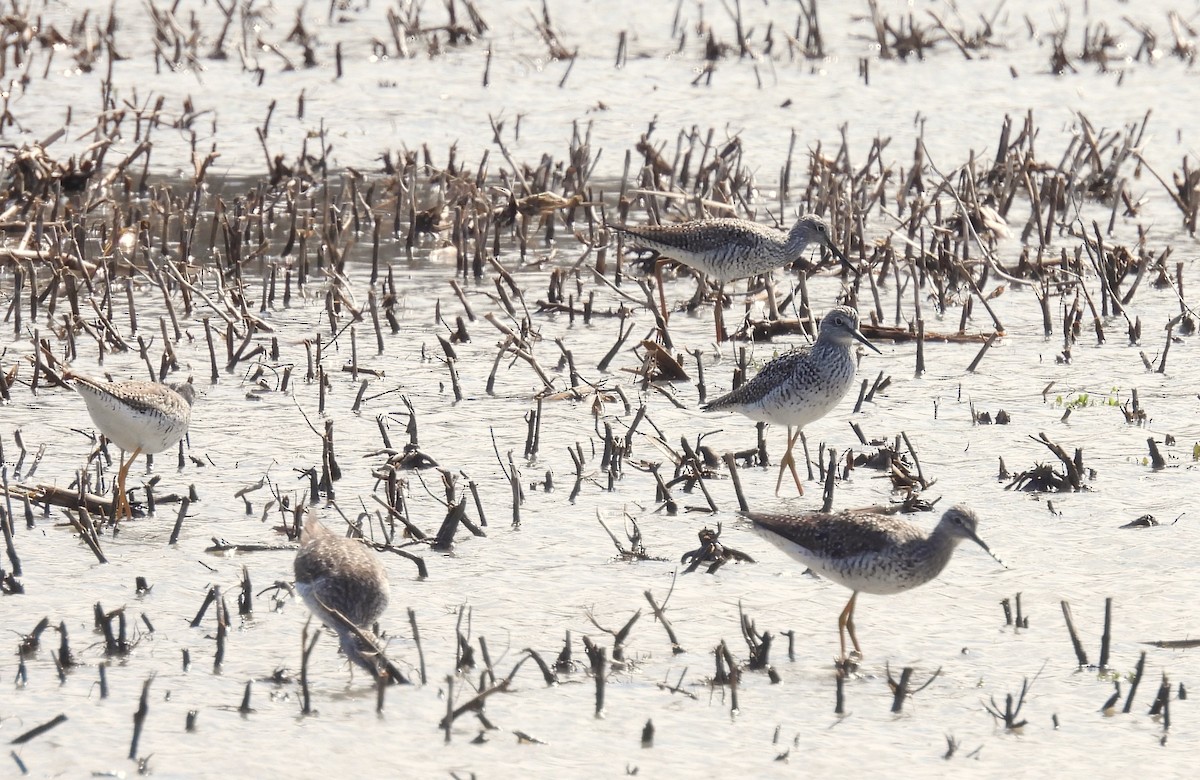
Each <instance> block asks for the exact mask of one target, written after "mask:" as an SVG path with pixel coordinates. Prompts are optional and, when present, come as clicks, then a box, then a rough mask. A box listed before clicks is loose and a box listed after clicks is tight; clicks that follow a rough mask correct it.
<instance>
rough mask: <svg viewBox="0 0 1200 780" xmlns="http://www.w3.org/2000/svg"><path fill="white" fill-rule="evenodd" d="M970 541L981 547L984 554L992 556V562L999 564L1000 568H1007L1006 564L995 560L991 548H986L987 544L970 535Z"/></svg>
mask: <svg viewBox="0 0 1200 780" xmlns="http://www.w3.org/2000/svg"><path fill="white" fill-rule="evenodd" d="M970 539H971V541H973V542H975V544H977V545H979V546H980V547H982V548H983V551H984V552H986V553H987V554H988V555H990V556H992V560H993V561H995V562H996V563H998V564H1000V565H1001V566H1003V567H1004V568H1006V569H1007V568H1008V564H1006V563H1005V562H1004V561H1002V560H1000V559H999V558H997V557H996V553H994V552H992V548H990V547H988V546H987V544H986V543H985V542H984V541H983V540H982V539H980V538H979V537H978V536H976V535H975V534H971V536H970Z"/></svg>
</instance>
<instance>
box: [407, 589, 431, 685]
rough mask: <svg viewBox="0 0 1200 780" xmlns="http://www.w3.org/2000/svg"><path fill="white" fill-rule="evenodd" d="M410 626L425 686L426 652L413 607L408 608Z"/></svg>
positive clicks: (426, 680)
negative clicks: (422, 644) (422, 645)
mask: <svg viewBox="0 0 1200 780" xmlns="http://www.w3.org/2000/svg"><path fill="white" fill-rule="evenodd" d="M408 624H409V625H410V626H412V632H413V642H414V643H415V644H416V646H417V660H418V662H419V663H418V668H420V670H421V684H422V685H425V684H426V683H427V682H428V678H427V677H426V675H425V650H424V649H423V648H422V647H421V632H420V630H419V629H418V628H417V613H416V612H415V611H414V610H413V608H412V607H409V608H408Z"/></svg>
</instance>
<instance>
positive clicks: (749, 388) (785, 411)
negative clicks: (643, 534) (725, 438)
mask: <svg viewBox="0 0 1200 780" xmlns="http://www.w3.org/2000/svg"><path fill="white" fill-rule="evenodd" d="M855 341H859V342H861V343H863V344H865V345H866V346H867V347H869V348H871V349H873V350H875V351H876V352H879V348H878V347H876V346H875V345H874V344H872V343H871V342H870V341H867V337H866V336H864V335H863V334H862V332H861V331H860V330H859V329H858V312H856V311H855V310H854V309H852V308H850V307H849V306H836V307H834V308H833V309H830V310H829V313H828V314H826V315H825V317H824V318H823V319H822V320H821V325H820V328H819V330H818V332H817V340H816V341H814V342H813V343H812V344H806V345H803V346H800V347H797V348H796V349H793V350H792V351H790V352H787V353H784V354H783V355H780V356H779V357H777V358H775V359H774V360H772V361H771V362H770V363H767V364H766V365H765V366H763V368H762V370H761V371H759V372H758V373H757V374H756V375H755V376H754V378H753V379H751V380H750V381H749V382H746V383H745V384H743V385H742V386H741V387H739V388H738V389H737V390H734V391H732V392H730V393H726V394H725V395H723V396H721V397H720V398H718V399H716V400H715V401H712V402H710V403H708V404H706V405H705V407H704V411H706V412H715V411H722V410H728V411H732V412H739V413H741V414H744V415H746V416H747V417H749V418H750V419H751V420H756V421H758V422H767V423H772V424H775V425H785V426H787V440H788V441H787V452H785V453H784V456H783V460H781V461H780V462H779V479H778V480H776V482H775V492H776V493H779V486H780V485H781V484H783V470H784V469H785V468H788V467H790V468H791V470H792V478H793V479H794V480H795V481H796V488H797V489H798V490H799V491H800V495H804V486H803V485H802V484H801V483H800V475H799V474H797V473H796V459H795V457H794V456H793V455H792V448H793V447H795V445H796V440H797V439H798V438H799V437H800V431H802V430H803V429H804V426H805V425H808V424H809V423H811V422H813V421H814V420H819V419H820V418H822V417H824V416H825V415H827V414H829V412H830V411H832V410H833V408H834V407H835V406H837V405H838V402H839V401H841V400H842V397H843V396H845V395H846V393H847V392H848V391H849V390H850V387H851V386H852V385H853V384H854V371H855V368H856V361H855V359H854V354H853V353H852V352H851V347H852V346H853V345H854V342H855Z"/></svg>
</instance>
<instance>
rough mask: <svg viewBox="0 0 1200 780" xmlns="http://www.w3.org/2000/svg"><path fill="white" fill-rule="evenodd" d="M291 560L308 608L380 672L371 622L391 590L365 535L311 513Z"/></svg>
mask: <svg viewBox="0 0 1200 780" xmlns="http://www.w3.org/2000/svg"><path fill="white" fill-rule="evenodd" d="M293 565H294V568H295V573H296V590H297V591H299V592H300V596H301V597H302V598H303V599H304V603H305V604H307V605H308V608H309V610H311V611H312V613H313V614H314V615H316V617H317V619H318V620H320V621H321V622H322V623H324V624H325V625H326V626H328V627H329V628H331V629H333V630H334V631H335V632H337V635H338V640H339V642H340V644H341V648H342V652H343V653H345V654H346V657H347V658H349V659H350V660H351V661H353V662H354V663H356V664H358V665H359V666H361V667H363V668H364V669H366V670H367V671H369V672H370V673H371V674H372V675H374V676H376V677H378V676H379V668H380V665H379V664H378V663H377V662H376V661H377V652H376V649H375V648H373V647H371V646H370V645H371V644H373V643H374V642H375V639H376V637H375V634H374V632H373V629H372V625H374V623H375V622H376V621H378V620H379V618H380V616H382V615H383V611H384V610H385V609H387V605H388V590H389V587H388V577H387V571H386V570H385V569H384V568H383V563H382V562H380V560H379V557H378V556H377V555H376V554H375V553H374V552H372V551H371V549H370V548H368V547H367V546H366V545H365V544H363V543H362V541H360V540H358V539H348V538H346V537H343V536H338V535H336V534H334V533H333V532H332V531H330V530H329V529H328V528H327V527H325V525H324V524H322V523H321V521H319V520H317V518H316V517H315V516H314V515H313V514H312V513H309V515H308V517H307V518H306V519H305V521H304V528H303V529H302V530H301V533H300V549H299V550H298V551H297V552H296V560H295V562H294V564H293ZM333 613H336V614H333ZM354 629H357V631H355V630H354ZM360 634H361V636H360Z"/></svg>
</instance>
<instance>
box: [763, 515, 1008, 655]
mask: <svg viewBox="0 0 1200 780" xmlns="http://www.w3.org/2000/svg"><path fill="white" fill-rule="evenodd" d="M746 517H748V518H749V519H750V520H751V521H752V522H753V523H754V529H755V530H756V531H759V532H761V533H762V534H763V536H765V537H766V538H767V539H768V540H769V541H771V542H773V543H774V544H775V545H776V546H778V547H779V548H781V549H782V550H783V551H784V552H786V553H788V554H789V555H791V556H792V557H793V558H795V559H796V560H798V561H799V562H800V563H803V564H804V565H805V566H807V567H808V568H810V569H812V570H813V571H814V572H816V573H817V574H820V575H821V576H823V577H826V578H828V579H830V580H833V581H834V582H836V583H838V584H839V585H842V586H843V587H846V588H849V589H850V590H851V591H853V593H852V594H851V596H850V601H849V602H848V603H847V604H846V608H845V609H843V610H842V614H841V615H840V616H839V617H838V639H839V640H841V647H842V658H846V657H847V656H846V633H847V632H849V634H850V641H851V642H853V643H854V651H855V652H856V653H858V655H859V656H860V657H861V656H862V650H861V649H860V648H859V646H858V637H857V636H855V633H854V604H855V602H856V601H857V599H858V594H859V593H860V592H862V593H875V594H879V595H885V596H886V595H890V594H892V593H901V592H903V591H906V590H909V589H911V588H915V587H917V586H918V585H924V584H925V583H927V582H929V581H930V580H932V579H934V578H936V577H937V576H938V575H939V574H941V573H942V569H944V568H946V564H947V563H949V562H950V556H951V555H953V554H954V548H955V547H957V546H958V543H959V542H961V541H963V540H964V539H969V540H971V541H972V542H975V543H976V544H978V545H979V546H980V547H982V548H983V549H984V550H986V551H987V553H988V555H992V557H993V558H994V559H996V561H997V562H999V559H998V558H996V556H995V555H993V554H992V551H991V550H989V549H988V546H987V545H986V544H984V543H983V540H982V539H980V538H979V535H978V534H977V533H976V529H977V528H978V526H979V518H978V517H977V516H976V515H975V513H974V512H972V511H971V510H970V509H968V508H966V507H965V506H956V507H953V508H951V509H948V510H946V512H945V513H944V514H943V515H942V519H941V520H940V521H938V524H937V527H935V528H934V529H933V531H932V532H931V533H927V532H926V531H925V530H924V529H922V528H921V527H920V526H918V525H917V524H915V523H911V522H909V521H908V520H902V519H900V518H898V517H895V516H893V515H891V514H887V509H886V508H883V507H871V508H868V509H848V510H845V511H842V512H836V513H828V512H801V513H798V514H772V513H764V512H747V513H746Z"/></svg>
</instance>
